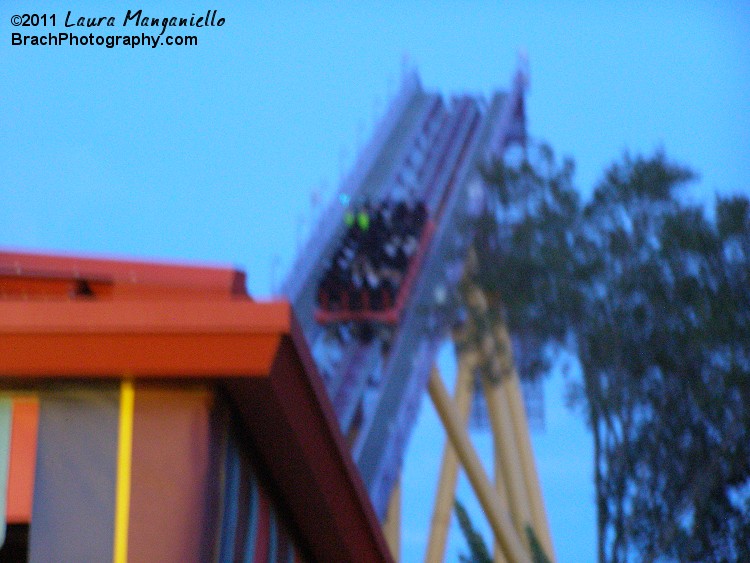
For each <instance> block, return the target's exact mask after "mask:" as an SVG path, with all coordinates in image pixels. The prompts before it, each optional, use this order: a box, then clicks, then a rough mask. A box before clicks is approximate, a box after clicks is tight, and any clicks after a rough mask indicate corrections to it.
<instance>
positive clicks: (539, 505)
mask: <svg viewBox="0 0 750 563" xmlns="http://www.w3.org/2000/svg"><path fill="white" fill-rule="evenodd" d="M495 338H496V339H497V343H498V349H499V350H500V352H501V358H502V359H503V363H504V364H505V365H504V366H503V368H507V369H509V370H511V375H510V377H508V378H506V379H507V381H506V382H504V387H505V388H506V394H507V396H508V404H509V407H510V415H511V420H512V426H513V433H514V434H515V437H516V444H517V445H518V450H519V453H520V456H519V457H520V462H521V466H522V468H523V475H524V478H525V479H524V481H525V484H526V491H527V498H528V500H529V506H530V508H531V522H532V525H533V528H534V532H535V534H536V536H537V539H538V540H539V543H541V545H542V547H543V549H544V552H545V554H546V555H547V557H548V558H549V560H550V561H553V562H554V561H555V553H554V548H553V545H552V535H551V534H550V529H549V524H548V522H547V512H546V510H545V508H544V500H543V498H542V490H541V487H540V484H539V475H538V473H537V469H536V462H535V461H534V454H533V452H532V450H531V437H530V436H529V426H528V421H527V419H526V410H525V408H524V405H523V396H522V393H521V386H520V383H519V380H518V374H517V373H516V369H515V364H514V362H513V355H512V348H511V342H510V336H509V335H508V329H507V327H506V326H505V325H504V324H500V325H496V327H495Z"/></svg>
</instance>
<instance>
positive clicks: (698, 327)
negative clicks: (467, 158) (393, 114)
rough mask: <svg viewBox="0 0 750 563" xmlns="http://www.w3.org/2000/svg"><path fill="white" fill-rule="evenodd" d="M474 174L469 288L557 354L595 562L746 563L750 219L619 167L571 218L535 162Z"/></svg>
mask: <svg viewBox="0 0 750 563" xmlns="http://www.w3.org/2000/svg"><path fill="white" fill-rule="evenodd" d="M533 158H534V159H533V161H532V162H523V163H521V164H520V165H518V166H515V167H508V166H505V165H503V164H502V163H497V164H496V165H494V166H493V167H492V168H490V169H489V170H487V171H485V173H486V174H485V175H486V177H487V180H488V183H489V184H490V185H491V186H493V187H494V188H495V190H494V197H493V198H492V199H491V201H490V202H489V203H488V206H487V209H486V212H485V213H484V214H483V215H482V217H481V218H480V220H479V221H478V226H477V240H476V243H475V248H476V249H477V252H478V254H479V255H480V256H479V263H480V266H481V267H480V269H479V271H478V272H477V275H476V278H477V281H478V282H479V283H480V284H481V285H482V286H483V287H484V289H485V291H487V292H488V293H491V294H494V295H496V296H497V298H498V299H497V300H496V306H495V311H496V315H497V316H498V317H500V318H502V319H504V320H505V321H506V322H507V323H508V325H509V328H510V330H511V331H512V332H513V333H515V334H521V335H529V336H531V337H533V338H534V339H535V340H536V341H538V342H539V343H540V344H541V345H540V346H538V347H537V348H536V352H535V354H536V358H534V359H535V360H536V361H535V363H534V362H532V365H537V366H542V367H541V368H540V369H543V366H544V365H545V363H544V359H545V349H549V347H548V346H547V347H545V345H549V344H553V345H554V346H558V347H566V348H568V349H569V350H571V351H572V352H574V353H575V354H576V355H577V357H578V360H579V362H580V366H581V371H582V383H581V392H580V396H581V397H583V398H584V401H585V402H584V406H585V412H586V414H587V419H588V423H589V425H590V427H591V430H592V434H593V440H594V480H595V490H596V496H597V514H598V518H597V521H598V526H597V527H598V543H599V546H598V549H599V559H600V561H625V560H628V559H629V558H632V555H633V552H634V551H635V552H636V553H638V554H639V556H640V557H641V558H643V559H645V560H654V559H656V558H664V557H666V558H670V559H678V560H691V561H692V560H700V561H735V560H743V559H745V560H750V547H749V546H750V539H748V538H750V435H749V434H750V204H749V203H748V200H747V199H746V198H744V197H739V196H738V197H732V198H725V199H722V198H717V200H716V205H715V206H714V208H713V209H712V210H711V211H712V213H711V214H710V216H706V214H705V212H704V210H703V209H702V208H700V207H697V206H692V205H689V204H686V203H684V202H683V199H682V197H681V194H680V189H681V188H682V187H683V186H684V185H686V184H687V183H688V182H689V181H691V180H693V179H694V177H695V175H694V173H693V172H692V171H691V170H689V169H688V168H686V167H684V166H680V165H677V164H674V163H672V162H670V161H668V160H667V158H666V157H665V155H664V154H663V153H662V152H657V153H656V154H655V155H654V156H652V157H649V158H643V157H636V158H631V157H630V156H628V155H625V156H624V157H623V158H622V159H621V161H619V162H616V163H614V164H613V165H612V166H610V167H609V169H608V170H607V171H606V172H605V175H604V178H603V180H602V181H601V182H600V183H599V185H598V186H597V187H596V189H595V190H594V192H593V194H592V196H591V198H590V200H589V201H588V202H586V203H585V204H583V203H582V202H581V201H580V198H579V197H578V195H577V192H576V190H575V189H574V187H573V184H572V175H573V170H574V167H573V164H572V162H570V161H565V162H564V163H563V164H562V166H559V165H557V164H556V162H555V159H554V155H553V153H552V151H551V150H550V149H549V148H547V147H542V148H541V149H540V150H539V151H537V152H535V153H534V157H533Z"/></svg>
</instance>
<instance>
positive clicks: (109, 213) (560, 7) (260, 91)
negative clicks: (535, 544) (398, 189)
mask: <svg viewBox="0 0 750 563" xmlns="http://www.w3.org/2000/svg"><path fill="white" fill-rule="evenodd" d="M147 5H148V6H147V7H146V6H138V5H132V4H129V3H127V2H119V1H118V2H104V1H97V2H89V1H82V0H68V1H67V2H62V1H53V2H47V1H43V0H39V1H35V2H33V3H31V2H21V1H17V0H5V1H4V2H3V3H2V4H1V5H0V149H1V150H0V245H2V246H3V247H4V248H11V249H14V248H15V249H34V250H46V251H62V252H70V253H95V254H104V255H108V256H134V257H142V258H157V259H167V260H187V261H199V262H209V263H230V264H234V265H237V266H240V267H242V268H243V269H245V270H246V271H247V272H248V278H249V289H250V290H251V292H252V293H253V294H255V295H260V296H263V295H268V294H269V292H270V284H271V273H270V272H271V265H272V263H274V261H276V260H278V261H280V264H281V266H280V269H279V270H278V272H277V279H278V278H280V277H281V274H282V273H283V270H284V267H285V266H288V265H289V264H290V262H291V259H292V257H293V256H294V253H295V251H296V248H297V244H298V240H299V239H300V238H302V237H305V236H307V235H308V234H309V233H308V229H309V227H310V224H311V223H312V221H311V217H312V215H314V213H315V209H313V207H312V206H311V192H312V191H313V190H318V191H320V192H321V193H322V194H323V195H324V197H325V196H326V195H330V194H331V193H332V192H333V190H334V188H335V186H336V185H337V183H338V180H339V177H340V175H341V174H342V173H343V172H345V171H346V170H347V169H348V166H349V165H351V162H352V160H353V157H354V155H355V153H356V149H357V147H358V145H360V144H361V143H362V141H363V140H364V139H366V138H367V136H368V135H369V132H370V131H371V129H372V126H373V123H374V122H375V120H376V119H377V118H378V117H379V116H380V115H382V112H383V110H384V108H385V107H386V103H387V100H388V99H389V97H390V96H391V95H392V94H393V93H394V92H395V90H396V88H397V86H398V84H399V80H400V74H401V69H402V66H403V65H404V64H408V65H413V66H416V67H417V68H418V70H419V72H420V75H421V77H422V81H423V83H424V85H425V87H426V88H427V89H429V90H436V91H441V92H443V93H446V94H451V93H460V92H477V93H484V94H489V93H490V92H492V91H493V90H494V89H496V88H501V89H502V88H505V87H506V86H507V85H508V84H509V81H510V77H511V75H512V72H513V70H514V68H515V65H516V60H517V53H518V51H519V49H525V50H526V51H527V52H528V56H529V61H530V69H531V88H530V91H529V95H528V99H527V114H528V122H529V131H530V134H531V135H532V136H534V137H537V138H542V139H545V140H547V141H548V142H549V143H550V144H551V145H552V146H553V148H554V149H555V150H556V151H557V153H558V154H564V155H569V156H571V157H573V158H574V159H575V160H576V163H577V175H576V178H577V184H578V185H579V186H580V188H581V190H582V191H583V192H584V193H586V192H588V191H590V189H591V187H592V186H593V185H594V183H595V182H596V181H597V179H598V178H599V176H600V174H601V172H602V170H603V168H604V167H605V166H606V165H607V164H608V163H610V162H611V161H612V160H613V159H616V158H617V157H618V156H619V155H620V154H622V152H623V151H624V150H626V149H627V150H630V151H631V152H632V153H638V152H643V153H649V152H651V151H653V150H654V149H655V148H657V147H664V149H665V150H666V152H667V154H668V155H669V156H671V157H672V158H674V159H676V160H678V161H681V162H684V163H687V164H690V165H691V166H693V167H694V168H695V169H696V170H697V171H698V172H699V173H700V174H701V181H700V182H699V183H697V184H696V185H695V186H694V188H693V193H694V195H695V196H696V197H697V198H708V197H710V195H711V194H713V193H714V192H715V191H720V192H723V193H727V192H744V193H749V192H750V167H749V166H748V157H750V41H748V39H747V38H748V37H750V5H748V4H747V3H745V2H723V3H721V4H717V3H713V2H700V1H686V2H672V1H666V2H659V3H654V2H630V3H624V2H620V3H614V2H573V1H568V2H555V3H551V2H550V3H531V2H478V1H473V2H447V1H434V2H427V1H423V2H408V1H407V2H400V3H396V2H357V3H353V2H352V3H333V2H274V3H271V2H255V1H251V2H249V3H232V2H227V1H224V0H214V1H212V2H211V3H208V4H205V3H203V4H201V3H185V2H184V1H183V2H176V1H175V2H162V1H158V0H157V1H150V2H148V3H147ZM186 6H187V7H186ZM139 7H143V8H144V13H147V14H149V15H152V16H154V17H165V16H178V17H190V15H191V14H192V13H193V12H196V13H201V12H204V11H206V10H208V9H215V10H218V14H219V15H220V16H221V17H224V18H225V20H226V23H225V25H224V26H222V27H221V28H206V29H202V30H198V33H197V35H198V37H199V45H198V46H197V47H159V48H157V49H150V48H144V47H140V48H137V49H130V48H122V47H120V48H115V49H111V50H110V49H105V48H103V47H84V46H80V47H31V46H27V47H19V46H11V44H10V43H11V41H10V38H11V36H10V34H11V33H12V32H14V31H19V30H25V31H26V32H27V33H28V32H29V28H14V27H12V26H11V23H10V18H11V16H12V15H13V14H17V13H25V12H29V11H30V10H31V9H33V10H35V11H36V12H37V13H44V12H46V13H56V14H57V16H58V18H60V19H62V18H63V17H64V14H65V13H67V11H68V10H70V11H71V12H72V13H73V16H74V17H76V16H88V17H92V16H110V15H112V16H115V17H116V19H117V20H118V21H117V24H118V26H120V21H121V20H122V18H123V17H124V15H125V13H126V11H127V10H128V9H137V8H139ZM56 30H57V31H64V29H62V28H61V27H60V20H58V28H57V29H56ZM44 31H50V29H47V30H42V29H39V32H44ZM68 31H70V30H68ZM122 31H123V30H122V28H121V27H118V28H116V29H115V32H116V33H122ZM139 31H140V30H139ZM103 32H104V33H106V32H108V30H107V29H106V28H104V31H103ZM405 60H406V61H408V62H407V63H405V62H404V61H405ZM275 257H278V258H275ZM560 388H561V385H558V384H557V383H555V384H554V388H549V389H548V390H547V399H548V432H547V434H545V435H540V436H537V437H536V438H535V444H539V446H538V447H539V448H542V449H544V448H546V449H545V450H544V451H541V450H540V453H539V454H538V456H539V460H540V466H541V465H542V463H548V465H549V464H552V465H554V466H555V467H556V469H554V468H553V469H552V470H551V473H550V475H551V477H545V475H546V473H545V471H546V470H542V469H540V471H541V472H542V473H543V475H542V480H543V482H544V481H545V479H547V480H549V481H550V482H555V483H557V484H556V485H554V486H555V487H558V488H557V489H554V490H553V489H549V490H545V494H546V495H547V502H548V511H549V512H550V514H551V516H550V518H551V520H553V534H554V535H555V542H556V547H557V550H558V555H559V558H560V560H561V561H586V560H592V559H593V556H594V546H593V540H594V535H593V528H592V527H593V516H592V514H593V504H592V502H591V494H592V493H591V491H590V489H588V488H587V487H588V482H589V480H590V479H589V477H590V465H591V463H590V459H589V458H587V455H588V454H587V453H586V452H587V450H585V447H586V443H587V440H588V437H587V436H586V434H585V433H584V431H583V427H582V423H581V422H580V419H577V418H575V417H571V415H570V413H568V412H567V411H565V409H564V408H562V407H560V405H559V402H560V401H559V398H560V394H561V390H560ZM429 413H430V407H429V406H426V407H425V408H423V417H422V418H423V419H425V420H427V419H429V416H430V415H429ZM553 414H554V417H553ZM553 419H554V420H559V421H560V422H559V424H560V425H561V426H560V427H559V429H558V426H557V422H555V423H554V425H553ZM425 424H426V423H425ZM428 426H429V425H428ZM420 428H421V427H420ZM556 432H559V434H557V433H556ZM430 436H431V435H430ZM480 438H481V437H480ZM431 439H432V438H428V440H431ZM435 440H436V442H435V445H434V446H433V449H432V450H430V451H434V452H435V454H434V455H435V457H436V458H437V457H438V456H439V453H438V450H439V446H438V444H439V442H440V439H439V438H435ZM415 443H416V440H415ZM555 445H558V446H560V445H564V446H565V448H567V451H568V452H575V454H573V453H569V454H568V455H565V451H566V449H565V448H563V450H562V451H561V452H558V453H549V452H553V450H551V449H550V448H551V447H552V446H555ZM579 445H580V448H582V449H581V450H580V451H578V450H576V449H575V448H578V447H579ZM545 452H547V453H545ZM424 455H427V454H424ZM545 456H548V457H549V459H550V461H549V462H545V461H544V460H545V459H546V458H545ZM574 458H580V459H578V460H577V461H578V465H571V464H572V463H573V459H574ZM407 486H408V485H407ZM552 486H553V485H550V487H552ZM545 487H547V485H546V484H545ZM413 488H414V489H415V490H418V489H419V487H417V486H416V485H414V486H413ZM429 490H430V491H431V489H429ZM424 494H425V495H427V496H428V497H431V494H432V493H431V492H425V493H424ZM423 496H424V495H423ZM421 502H422V505H419V504H417V505H416V506H424V512H425V513H426V514H428V513H429V511H430V510H431V498H427V499H421ZM411 505H414V502H411ZM586 507H588V508H589V509H590V511H589V512H588V515H582V513H581V512H570V510H571V509H572V508H574V509H575V510H576V511H581V510H583V509H584V508H586ZM566 511H567V512H566ZM552 514H555V515H558V516H556V517H553V516H552ZM427 517H429V516H427ZM555 521H559V522H560V523H559V524H557V529H556V524H555V523H554V522H555ZM566 523H567V524H568V526H569V527H568V528H565V525H566ZM571 523H572V524H578V525H574V526H570V524H571ZM589 527H591V529H589ZM413 530H416V531H409V532H407V534H408V535H407V536H405V540H406V539H407V538H411V537H415V536H419V524H414V527H413ZM410 543H411V542H410V541H408V542H407V541H405V548H406V544H410ZM415 553H421V552H419V551H417V548H414V551H409V552H408V553H407V556H406V560H409V561H413V560H419V558H420V557H421V555H418V554H417V555H415Z"/></svg>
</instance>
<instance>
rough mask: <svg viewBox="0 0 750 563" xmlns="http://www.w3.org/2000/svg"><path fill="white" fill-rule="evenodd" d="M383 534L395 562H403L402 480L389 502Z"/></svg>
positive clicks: (397, 482)
mask: <svg viewBox="0 0 750 563" xmlns="http://www.w3.org/2000/svg"><path fill="white" fill-rule="evenodd" d="M383 533H384V534H385V540H386V541H387V542H388V547H390V548H391V555H392V556H393V560H394V561H395V562H396V563H398V561H400V560H401V479H398V480H397V481H396V484H395V485H394V486H393V491H392V492H391V499H390V500H389V501H388V513H387V514H386V517H385V522H384V523H383Z"/></svg>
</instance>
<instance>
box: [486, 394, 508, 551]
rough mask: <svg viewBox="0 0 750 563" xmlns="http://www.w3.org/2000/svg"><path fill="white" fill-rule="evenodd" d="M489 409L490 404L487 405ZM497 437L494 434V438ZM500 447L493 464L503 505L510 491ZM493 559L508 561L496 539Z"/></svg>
mask: <svg viewBox="0 0 750 563" xmlns="http://www.w3.org/2000/svg"><path fill="white" fill-rule="evenodd" d="M487 408H488V409H489V406H488V407H487ZM494 439H495V437H494V436H493V440H494ZM500 457H501V456H500V449H499V448H497V447H493V465H494V469H495V490H496V491H497V495H498V497H499V498H500V502H501V503H502V505H503V506H508V491H507V485H506V483H505V476H504V475H503V470H502V462H501V460H500ZM492 561H493V563H508V560H507V559H506V557H505V554H504V553H503V548H502V547H500V544H499V543H497V540H495V542H494V545H493V547H492Z"/></svg>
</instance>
